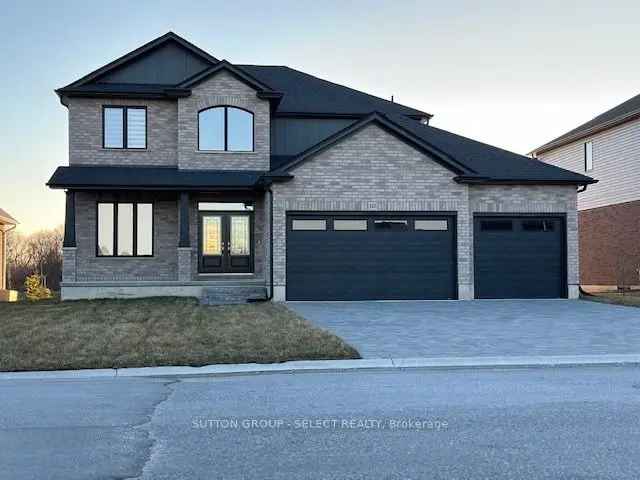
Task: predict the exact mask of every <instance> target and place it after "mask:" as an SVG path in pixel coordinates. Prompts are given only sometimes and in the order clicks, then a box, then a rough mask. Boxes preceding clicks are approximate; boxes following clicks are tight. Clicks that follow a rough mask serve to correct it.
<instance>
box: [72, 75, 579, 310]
mask: <svg viewBox="0 0 640 480" xmlns="http://www.w3.org/2000/svg"><path fill="white" fill-rule="evenodd" d="M68 101H69V129H70V135H69V139H70V140H69V148H70V153H69V161H70V163H71V164H72V165H73V164H91V165H159V166H178V167H179V168H185V169H215V170H267V169H268V168H269V156H270V143H269V142H270V120H269V118H270V111H269V103H268V102H267V101H265V100H261V99H258V98H257V97H256V92H255V91H254V90H253V89H251V88H249V87H248V86H246V85H245V84H244V83H242V82H240V81H238V80H237V79H235V78H234V77H233V76H232V75H230V74H228V73H226V72H222V73H219V74H217V75H215V76H213V77H211V78H210V79H208V80H206V81H204V82H203V83H201V84H199V85H198V86H196V87H195V88H194V89H193V95H191V96H190V97H187V98H181V99H179V100H177V101H149V100H147V101H136V100H122V101H111V100H110V101H108V102H107V101H102V100H97V99H69V100H68ZM106 104H118V105H146V106H147V108H148V114H147V122H148V149H146V150H144V151H119V150H105V149H103V148H102V144H101V142H102V117H101V115H102V106H103V105H106ZM217 105H234V106H239V107H241V108H245V109H247V110H250V111H252V112H254V115H255V117H254V118H255V135H254V136H255V151H254V152H251V153H203V152H198V151H197V135H198V132H197V121H198V120H197V119H198V116H197V114H198V111H199V110H201V109H203V108H208V107H212V106H217ZM292 173H293V174H294V176H295V178H294V179H293V180H292V181H290V182H287V183H276V184H274V185H273V186H272V189H273V193H274V198H273V200H274V202H273V210H274V225H273V235H274V238H273V249H274V258H273V262H274V272H273V273H274V292H273V293H274V298H275V299H276V300H284V298H285V292H286V283H287V279H286V213H287V212H289V211H310V212H311V211H358V212H360V211H361V212H401V211H402V212H410V211H413V212H454V213H455V214H456V216H457V262H458V264H457V271H458V294H459V297H460V298H461V299H469V298H473V297H474V288H473V284H474V282H473V216H474V214H478V213H493V212H502V213H562V214H566V218H567V261H568V266H567V267H568V268H567V272H568V284H569V291H570V295H571V296H576V295H577V288H578V287H577V285H578V223H577V212H576V202H577V194H576V189H575V187H573V186H478V185H474V186H469V185H465V184H459V183H456V182H455V181H454V177H455V174H454V173H453V172H451V171H450V170H448V169H447V168H445V167H443V166H442V165H440V164H439V163H437V162H436V161H435V160H433V159H431V158H430V157H428V156H427V155H425V154H423V153H421V152H420V151H418V150H416V149H414V148H413V147H411V146H409V145H408V144H407V143H405V142H404V141H402V140H399V139H398V138H396V137H395V136H393V135H392V134H390V133H388V132H386V131H385V130H383V129H382V128H380V127H378V126H375V125H369V126H367V127H365V128H363V129H362V130H360V131H358V132H356V133H355V134H353V135H351V136H350V137H347V138H345V139H343V140H342V141H340V142H338V143H337V144H335V145H333V146H331V147H330V148H328V149H327V150H324V151H322V152H320V153H319V154H317V155H315V156H314V157H313V158H311V159H309V160H308V161H307V162H305V163H303V164H301V165H300V166H298V167H297V168H295V170H294V171H293V172H292ZM225 199H226V197H225V196H224V195H218V194H216V195H209V196H207V195H205V194H201V195H198V194H194V195H192V197H191V208H190V240H191V247H190V248H178V222H179V215H178V202H177V196H176V194H174V193H172V194H158V193H151V192H147V193H145V192H122V193H118V194H116V193H107V192H104V193H95V194H94V193H82V192H79V193H77V194H76V239H77V247H76V248H65V249H64V273H63V281H64V283H65V284H66V285H67V287H68V288H67V291H68V292H73V293H69V295H67V298H72V296H73V298H79V297H81V296H82V291H81V289H82V285H83V284H85V285H86V288H88V289H90V290H87V291H88V292H89V291H90V292H91V293H90V294H91V295H92V296H99V295H100V294H101V290H100V288H103V286H101V285H100V282H102V283H103V284H106V283H109V286H108V289H110V290H102V291H103V292H110V293H109V295H111V294H113V295H115V296H118V295H130V294H135V291H138V292H143V293H144V294H160V293H162V294H167V293H169V294H171V292H172V291H173V292H174V293H175V294H185V295H186V294H194V292H196V294H197V292H201V291H202V288H205V287H206V288H216V285H217V287H218V288H223V285H224V288H227V289H228V288H235V286H237V288H245V287H247V285H246V284H245V285H242V284H241V282H239V281H238V277H234V276H224V275H216V276H215V278H213V279H212V276H210V275H209V276H207V275H201V274H199V273H198V251H199V249H198V245H199V244H198V242H199V237H198V222H199V219H198V210H197V204H198V201H224V200H225ZM98 200H102V201H153V202H154V256H153V257H152V258H125V257H122V258H117V257H115V258H105V257H97V256H96V233H97V229H96V216H97V201H98ZM234 200H235V199H234ZM269 202H270V195H269V194H268V193H266V194H264V195H263V194H259V195H258V197H257V198H256V200H255V209H254V273H253V274H251V275H247V276H245V277H246V281H247V282H254V283H252V284H251V287H252V288H253V287H256V288H259V287H260V285H265V284H266V285H268V284H269V278H270V271H269V269H270V258H269V255H270V238H269V235H270V226H269V219H270V205H269ZM95 282H98V284H96V283H95ZM255 282H257V283H255ZM214 284H215V285H214ZM96 285H98V286H96ZM154 285H160V286H154ZM168 285H175V287H176V289H175V290H171V287H170V286H168ZM104 288H107V287H104ZM128 289H129V290H128ZM136 289H138V290H136ZM209 291H210V290H209ZM130 292H134V293H130ZM141 294H142V293H141ZM63 295H64V293H63Z"/></svg>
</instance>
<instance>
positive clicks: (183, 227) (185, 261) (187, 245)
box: [178, 192, 192, 282]
mask: <svg viewBox="0 0 640 480" xmlns="http://www.w3.org/2000/svg"><path fill="white" fill-rule="evenodd" d="M189 203H190V198H189V192H180V201H179V202H178V210H179V213H178V217H179V224H180V227H179V235H180V238H179V240H178V281H180V282H188V281H191V280H192V278H191V237H190V233H189Z"/></svg>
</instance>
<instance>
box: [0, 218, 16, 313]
mask: <svg viewBox="0 0 640 480" xmlns="http://www.w3.org/2000/svg"><path fill="white" fill-rule="evenodd" d="M17 224H18V222H17V221H16V220H15V219H14V218H13V217H12V216H11V215H9V214H8V213H7V212H5V211H4V210H3V209H1V208H0V302H3V301H12V300H16V299H17V294H15V292H10V291H8V290H7V233H8V232H9V231H11V230H13V229H14V228H16V225H17Z"/></svg>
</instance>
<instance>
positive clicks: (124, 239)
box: [118, 203, 133, 257]
mask: <svg viewBox="0 0 640 480" xmlns="http://www.w3.org/2000/svg"><path fill="white" fill-rule="evenodd" d="M132 255H133V203H119V204H118V256H120V257H130V256H132Z"/></svg>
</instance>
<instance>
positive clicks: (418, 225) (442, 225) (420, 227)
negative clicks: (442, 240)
mask: <svg viewBox="0 0 640 480" xmlns="http://www.w3.org/2000/svg"><path fill="white" fill-rule="evenodd" d="M413 228H414V230H417V231H425V232H438V231H440V232H444V231H447V230H448V229H449V222H447V221H446V220H416V221H415V223H414V226H413Z"/></svg>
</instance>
